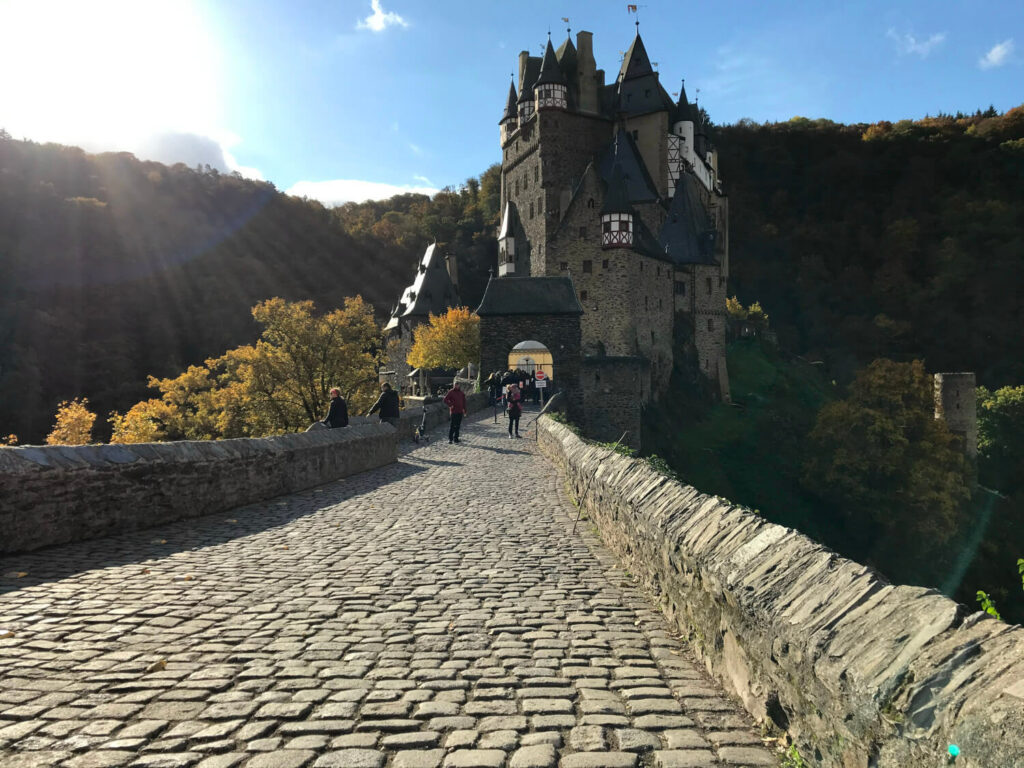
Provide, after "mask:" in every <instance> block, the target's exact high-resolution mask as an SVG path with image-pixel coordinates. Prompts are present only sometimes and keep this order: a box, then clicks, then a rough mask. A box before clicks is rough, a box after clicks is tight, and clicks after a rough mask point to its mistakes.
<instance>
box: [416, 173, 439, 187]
mask: <svg viewBox="0 0 1024 768" xmlns="http://www.w3.org/2000/svg"><path fill="white" fill-rule="evenodd" d="M413 179H414V180H415V181H418V182H419V183H420V184H425V185H426V186H428V187H432V186H434V182H432V181H431V180H430V179H428V178H427V177H426V176H413Z"/></svg>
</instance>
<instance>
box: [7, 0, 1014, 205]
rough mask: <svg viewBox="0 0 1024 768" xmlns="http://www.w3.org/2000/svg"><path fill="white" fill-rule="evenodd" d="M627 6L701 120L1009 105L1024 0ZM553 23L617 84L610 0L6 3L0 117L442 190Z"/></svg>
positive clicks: (627, 19) (463, 167)
mask: <svg viewBox="0 0 1024 768" xmlns="http://www.w3.org/2000/svg"><path fill="white" fill-rule="evenodd" d="M638 5H639V19H640V33H641V35H642V37H643V39H644V43H645V45H646V47H647V51H648V53H649V54H650V56H651V59H652V60H653V61H656V62H658V70H659V72H660V73H661V77H662V81H663V83H664V84H665V87H666V89H667V90H668V91H669V92H674V91H677V90H678V85H679V81H680V79H681V78H683V77H685V78H686V88H687V92H688V93H689V95H690V97H691V98H693V97H694V96H695V95H698V91H697V89H700V91H699V99H700V102H701V104H702V105H703V106H704V107H706V108H707V110H708V111H709V113H710V115H711V118H712V119H713V120H714V121H715V122H717V123H730V122H735V121H736V120H739V119H740V118H744V117H749V118H752V119H754V120H756V121H759V122H761V121H765V120H787V119H789V118H790V117H793V116H794V115H802V116H804V117H810V118H816V117H827V118H830V119H832V120H836V121H839V122H870V121H875V120H883V119H884V120H893V121H895V120H898V119H901V118H918V117H922V116H924V115H925V114H935V113H937V112H939V111H945V112H956V111H957V110H962V111H965V112H968V111H974V110H975V109H977V108H985V107H987V106H988V105H989V104H993V105H995V107H996V108H997V109H999V110H1005V109H1008V108H1010V107H1013V106H1017V105H1019V104H1021V103H1024V87H1022V83H1024V2H1020V0H1012V1H1011V0H1001V1H1000V2H985V1H984V0H973V1H972V2H960V1H951V2H945V1H943V0H930V1H924V0H908V1H907V2H898V1H897V2H892V1H891V0H890V2H877V1H876V0H870V1H869V2H858V3H846V2H843V3H840V2H828V1H825V2H823V1H822V0H819V1H818V2H785V3H782V2H770V1H769V0H720V1H719V2H717V3H714V4H711V3H684V2H680V1H679V0H671V1H669V0H649V1H648V2H647V3H646V4H644V3H639V4H638ZM562 17H568V18H569V19H570V26H571V27H572V29H573V34H574V35H575V32H576V31H577V30H581V29H582V30H587V31H590V32H593V33H594V53H595V57H596V59H597V63H598V66H599V67H602V68H604V69H605V70H606V72H607V73H608V74H607V78H608V80H611V79H612V78H613V77H614V75H615V72H616V71H617V69H618V62H619V57H620V52H621V51H624V50H625V49H626V48H627V47H628V46H629V44H630V42H631V40H632V38H633V35H634V32H635V28H634V24H633V22H634V20H635V18H636V17H635V16H634V15H632V14H628V13H627V10H626V3H624V2H617V1H616V2H605V1H604V0H601V1H599V2H598V1H595V0H590V1H589V2H583V1H578V0H559V1H558V2H553V1H552V0H526V1H524V2H518V3H499V2H494V1H493V0H477V1H476V2H454V1H453V0H431V1H430V2H426V0H332V1H327V0H293V1H292V2H279V1H276V0H222V1H219V2H218V1H215V0H207V1H205V2H203V1H200V0H94V2H92V3H82V2H80V1H79V0H74V1H72V0H51V1H50V2H47V1H46V0H0V72H4V73H5V75H4V77H3V78H0V127H4V128H6V129H7V130H8V131H10V133H11V134H12V135H13V136H15V137H16V138H22V137H27V138H31V139H33V140H37V141H60V142H64V143H71V144H78V145H81V146H83V147H85V148H86V149H90V150H93V151H99V150H112V149H117V150H127V151H133V152H135V153H136V154H137V155H139V156H140V157H149V158H153V159H158V160H161V161H164V162H175V161H181V162H186V163H188V164H189V165H195V164H196V163H209V164H211V165H213V166H215V167H219V168H221V169H237V170H240V171H241V172H242V173H244V174H246V175H249V176H253V177H257V178H264V179H267V180H269V181H272V182H273V183H274V184H275V185H277V187H278V188H279V189H282V190H290V191H293V192H294V193H296V194H306V195H308V196H310V197H318V198H320V199H322V200H324V201H325V202H328V203H336V202H339V201H341V200H345V199H364V198H366V197H386V196H388V195H390V194H394V193H396V192H399V191H402V190H404V189H421V190H424V191H430V190H433V189H437V188H440V187H443V186H446V185H453V186H457V185H459V184H460V183H462V182H463V181H464V180H465V179H466V178H467V177H469V176H475V175H477V174H479V173H481V172H482V171H483V170H485V169H486V168H487V167H488V166H489V165H490V164H491V163H494V162H496V161H497V160H498V159H499V147H498V126H497V121H498V118H499V117H500V115H501V111H502V108H503V106H504V100H505V97H506V94H507V90H508V82H509V75H510V73H511V72H513V71H514V70H515V69H516V61H517V55H518V53H519V51H520V50H523V49H529V50H530V51H531V53H533V54H539V53H540V52H541V50H542V46H543V45H544V43H545V41H546V39H547V32H548V29H549V28H550V30H551V34H552V39H553V41H554V42H555V43H556V45H557V44H558V43H560V42H561V41H562V40H564V39H565V34H566V24H565V23H564V22H563V21H562V20H561V18H562ZM12 72H14V73H17V74H16V75H15V76H14V77H11V73H12Z"/></svg>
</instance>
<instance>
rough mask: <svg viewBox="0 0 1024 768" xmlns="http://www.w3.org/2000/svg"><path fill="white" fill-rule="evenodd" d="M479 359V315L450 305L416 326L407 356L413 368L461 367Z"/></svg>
mask: <svg viewBox="0 0 1024 768" xmlns="http://www.w3.org/2000/svg"><path fill="white" fill-rule="evenodd" d="M479 359H480V318H479V317H477V316H476V315H474V314H471V313H470V311H469V309H468V308H466V307H453V308H452V309H449V310H448V311H447V312H446V313H445V314H443V315H433V314H432V315H430V321H429V322H428V323H424V324H422V325H420V326H419V327H418V328H416V330H415V332H414V336H413V344H412V349H411V350H410V351H409V356H408V358H407V360H408V363H409V365H411V366H413V367H415V368H423V369H430V368H462V367H463V366H465V365H466V364H467V363H475V362H477V361H478V360H479Z"/></svg>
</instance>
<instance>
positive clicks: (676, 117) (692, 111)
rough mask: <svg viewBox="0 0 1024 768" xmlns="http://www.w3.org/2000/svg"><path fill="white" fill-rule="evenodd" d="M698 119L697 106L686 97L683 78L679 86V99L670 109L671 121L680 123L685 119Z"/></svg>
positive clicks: (693, 121)
mask: <svg viewBox="0 0 1024 768" xmlns="http://www.w3.org/2000/svg"><path fill="white" fill-rule="evenodd" d="M698 119H699V115H698V113H697V108H696V107H695V106H694V105H693V104H691V103H690V101H689V99H687V98H686V81H685V80H683V82H682V84H680V86H679V100H678V101H677V102H676V105H675V107H674V108H673V109H672V115H671V118H670V122H671V123H673V124H674V123H682V122H686V121H687V120H688V121H690V122H692V123H696V122H697V121H698Z"/></svg>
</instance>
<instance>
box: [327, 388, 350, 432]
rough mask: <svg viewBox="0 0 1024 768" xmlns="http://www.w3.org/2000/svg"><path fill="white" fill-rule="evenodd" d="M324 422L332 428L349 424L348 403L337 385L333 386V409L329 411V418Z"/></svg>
mask: <svg viewBox="0 0 1024 768" xmlns="http://www.w3.org/2000/svg"><path fill="white" fill-rule="evenodd" d="M323 424H324V426H326V427H330V428H331V429H337V428H338V427H347V426H348V403H346V402H345V398H344V397H342V396H341V390H340V389H338V388H337V387H332V388H331V409H330V410H329V411H328V412H327V418H325V419H324V420H323Z"/></svg>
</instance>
